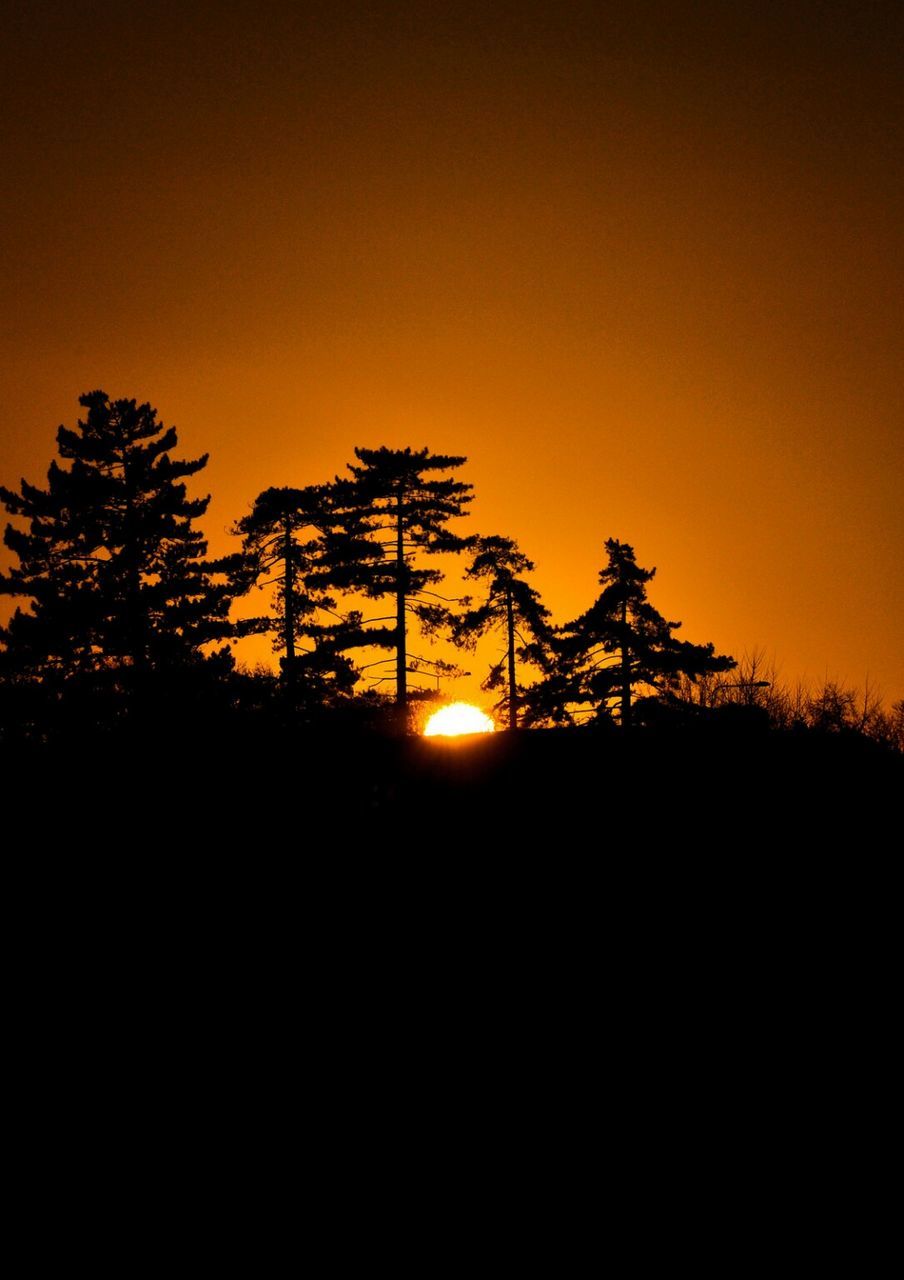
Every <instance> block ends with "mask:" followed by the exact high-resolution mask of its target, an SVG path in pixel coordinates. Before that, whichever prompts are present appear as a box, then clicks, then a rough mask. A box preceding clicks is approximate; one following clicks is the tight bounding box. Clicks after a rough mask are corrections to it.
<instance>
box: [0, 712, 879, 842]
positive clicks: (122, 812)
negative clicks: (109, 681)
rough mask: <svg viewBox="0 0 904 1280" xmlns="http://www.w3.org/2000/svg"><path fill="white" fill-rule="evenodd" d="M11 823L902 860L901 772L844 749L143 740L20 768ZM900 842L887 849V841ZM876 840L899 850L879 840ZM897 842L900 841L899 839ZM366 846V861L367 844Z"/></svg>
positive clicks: (674, 736) (729, 738) (781, 744)
mask: <svg viewBox="0 0 904 1280" xmlns="http://www.w3.org/2000/svg"><path fill="white" fill-rule="evenodd" d="M3 770H4V775H5V777H6V779H7V784H8V788H9V792H8V794H9V796H10V798H11V802H12V809H13V811H15V809H16V808H17V807H18V810H19V813H20V814H21V815H22V816H24V815H25V814H26V813H28V814H30V815H31V817H32V818H33V819H36V820H38V826H37V830H38V831H40V830H41V824H42V823H43V824H44V826H45V829H46V831H47V833H49V832H50V831H51V830H57V829H59V828H62V829H63V831H64V832H65V837H64V838H65V842H66V843H67V844H69V843H71V842H72V841H73V840H75V839H77V840H78V842H79V843H85V844H87V845H88V846H89V847H90V846H92V845H94V846H96V847H98V848H100V847H104V848H107V847H111V846H113V847H118V848H123V847H124V845H126V844H128V843H129V842H130V841H134V842H137V843H138V844H140V845H141V846H146V845H148V844H149V843H155V844H156V845H157V847H158V848H161V849H167V850H171V849H174V848H180V847H182V846H185V847H186V848H192V849H193V850H194V851H195V852H199V851H201V850H202V849H203V850H205V851H210V852H218V853H220V854H228V853H233V852H237V851H242V852H244V853H245V854H247V855H251V854H252V853H253V852H254V850H258V851H260V852H264V851H266V852H267V853H268V854H269V855H271V856H272V855H274V854H276V853H277V852H280V853H281V854H283V855H288V856H291V857H298V858H303V859H311V858H322V857H324V856H325V854H326V852H327V851H328V850H334V851H335V850H337V849H340V848H341V849H349V848H363V847H364V846H365V845H366V846H367V847H369V848H371V849H373V850H377V849H379V850H380V851H381V852H383V853H390V854H392V855H394V856H402V855H410V854H429V853H430V852H431V851H432V850H434V849H436V848H437V847H440V846H442V847H445V848H448V849H454V848H455V847H456V846H458V848H459V850H460V852H461V853H462V854H463V855H464V856H474V855H475V854H476V853H477V852H478V850H479V851H480V852H481V853H484V852H486V853H492V854H494V855H496V856H498V855H500V854H502V853H506V852H514V851H515V850H516V849H519V850H521V851H522V852H524V851H528V850H530V851H536V852H539V851H544V850H545V852H547V853H549V854H550V855H556V856H565V857H573V856H577V855H587V854H592V855H597V856H599V855H605V856H607V857H611V856H612V855H613V854H614V853H615V852H616V851H618V850H621V852H622V853H624V852H626V851H627V850H629V849H630V850H632V851H636V852H645V853H648V854H657V853H663V852H665V850H666V849H668V848H670V847H673V846H674V844H675V842H678V844H679V845H680V847H681V848H682V849H683V850H686V851H697V852H699V851H704V850H706V851H711V852H718V851H722V852H725V853H727V852H730V851H732V850H735V851H737V850H740V849H744V848H746V847H747V846H748V845H750V844H751V842H758V843H759V845H760V848H761V851H762V852H763V853H764V854H765V853H769V852H770V851H774V850H775V849H777V848H787V847H789V846H790V847H793V848H795V849H798V850H806V851H808V852H810V853H813V852H816V851H817V850H818V849H819V848H820V845H821V842H824V841H828V842H830V843H831V845H832V846H833V847H834V846H837V845H838V844H839V842H843V841H853V842H854V843H855V845H856V847H857V848H859V849H866V848H874V849H879V848H883V847H884V848H885V849H886V850H888V851H889V852H890V851H891V849H893V848H894V846H895V843H896V841H895V839H894V828H895V827H896V826H897V824H898V810H899V804H900V797H901V794H902V780H904V757H901V756H900V755H898V754H894V753H890V752H887V751H885V750H881V749H879V748H877V747H876V746H875V744H873V743H871V742H869V741H867V740H865V739H863V738H862V737H859V736H857V735H851V736H850V737H847V736H845V735H840V734H825V735H817V734H814V733H802V734H800V735H795V734H782V733H776V732H761V733H750V732H724V731H721V732H702V731H701V732H694V731H691V730H687V731H683V732H681V731H673V732H656V731H651V730H647V731H638V732H635V733H633V734H621V733H619V732H617V731H612V732H599V733H597V732H594V731H592V730H587V729H583V730H530V731H521V732H518V733H514V734H512V733H496V734H490V735H479V736H474V737H468V738H457V739H446V740H443V739H425V738H421V737H409V738H399V737H394V736H392V735H388V734H380V733H375V732H374V733H361V732H359V733H347V734H329V733H318V732H315V731H308V732H306V733H305V732H302V733H293V734H291V735H289V734H285V733H284V732H275V731H274V732H267V733H262V732H259V731H257V732H244V733H241V734H238V733H231V732H230V730H229V727H228V726H224V727H222V729H221V731H219V732H216V733H210V734H206V735H203V734H201V733H199V732H198V731H197V729H196V728H195V729H192V730H191V731H186V732H184V733H183V734H181V735H171V736H170V735H167V736H166V737H164V738H162V739H161V738H158V739H156V740H154V739H152V738H151V737H150V736H149V735H137V736H135V735H133V736H132V737H126V736H123V737H121V738H118V739H116V738H113V737H109V738H106V739H97V740H94V741H89V740H87V739H84V740H82V741H75V742H72V743H70V744H69V745H66V746H60V745H58V746H56V747H54V748H53V749H51V748H40V747H38V748H35V747H31V748H28V749H27V750H26V749H20V750H18V751H8V752H7V755H6V760H5V762H4V763H3ZM888 823H891V824H892V831H891V832H890V833H889V832H888V826H887V824H888ZM883 832H885V833H886V834H885V835H884V836H883ZM889 834H890V835H891V839H889V838H888V836H889ZM362 842H363V844H362Z"/></svg>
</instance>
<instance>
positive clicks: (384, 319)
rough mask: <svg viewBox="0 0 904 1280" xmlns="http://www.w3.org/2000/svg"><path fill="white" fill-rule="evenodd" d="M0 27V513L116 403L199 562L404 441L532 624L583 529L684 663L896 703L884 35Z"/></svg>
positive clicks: (385, 17)
mask: <svg viewBox="0 0 904 1280" xmlns="http://www.w3.org/2000/svg"><path fill="white" fill-rule="evenodd" d="M0 12H2V15H3V29H2V39H0V61H2V67H0V96H2V99H3V119H4V128H3V131H2V134H0V157H2V160H0V174H2V179H0V181H2V202H0V241H2V263H3V277H2V279H3V309H2V315H0V446H2V448H0V482H2V483H5V484H7V485H11V486H15V485H16V484H17V482H18V478H19V476H22V475H24V476H25V477H26V478H28V479H29V480H31V481H33V482H41V481H42V480H43V477H44V475H45V473H46V469H47V466H48V464H49V463H50V461H51V458H52V457H53V456H54V454H55V448H56V446H55V431H56V427H57V425H58V424H59V423H61V422H65V423H66V424H67V425H70V426H71V425H74V423H75V419H76V417H77V416H78V412H79V410H78V405H77V398H78V396H79V394H81V393H82V392H85V391H88V390H92V389H95V388H103V389H104V390H105V391H107V392H108V393H109V394H110V395H111V396H114V397H118V396H128V397H135V398H138V399H140V400H149V401H150V402H151V403H152V404H153V405H155V406H156V407H157V408H158V410H159V412H160V416H161V419H162V421H163V422H164V423H166V424H167V425H169V424H171V423H172V424H175V425H176V426H177V427H178V429H179V438H180V444H179V455H180V456H196V455H197V454H199V453H203V452H209V453H210V464H209V466H208V468H207V470H206V472H204V473H202V475H201V476H199V477H198V480H199V481H203V491H205V492H206V491H207V490H208V489H209V490H210V491H211V492H212V494H213V500H212V502H211V506H210V509H209V512H208V516H207V518H206V520H205V524H204V527H205V529H206V531H207V533H208V535H209V537H210V541H211V547H212V549H213V550H215V551H222V550H226V549H233V545H234V544H233V540H231V539H230V538H229V537H228V535H227V533H226V529H227V527H228V526H229V525H230V524H231V523H232V522H233V521H234V520H236V519H237V518H239V517H240V516H242V515H243V514H244V513H245V512H246V511H247V509H248V506H249V505H250V503H251V502H252V500H253V499H254V497H255V495H256V494H257V493H258V492H259V491H260V490H261V489H263V488H266V487H268V486H269V485H274V484H275V485H284V484H297V485H303V484H308V483H314V482H318V481H323V480H327V479H329V478H331V477H332V476H333V475H335V474H336V473H337V472H339V471H342V470H343V469H344V466H345V464H346V463H347V462H348V461H350V460H352V450H353V447H354V446H355V445H365V446H368V447H377V446H379V445H381V444H386V445H389V446H393V447H400V446H403V445H406V444H410V445H412V446H413V447H416V448H420V447H423V446H424V445H428V446H429V447H430V448H431V449H432V450H435V451H437V452H447V453H455V454H465V455H467V457H468V460H469V461H468V465H467V467H466V468H465V469H464V470H463V472H462V474H461V478H463V479H468V480H470V481H472V482H473V484H474V485H475V494H476V497H475V501H474V503H473V504H472V515H471V517H470V519H469V521H468V522H467V523H468V524H469V525H470V527H471V529H472V530H473V531H477V530H480V531H481V532H485V533H501V534H504V535H506V536H509V537H514V538H516V539H518V541H519V542H520V543H521V546H522V548H523V550H524V551H525V552H526V553H527V554H528V555H530V556H531V557H532V558H533V559H534V560H535V561H536V563H537V573H536V575H535V578H534V581H535V585H536V586H537V587H538V588H539V589H540V590H541V592H542V593H543V595H544V598H545V600H546V602H547V603H548V604H549V606H550V607H551V608H552V610H553V612H554V615H555V617H556V619H557V620H558V621H566V620H567V619H569V618H571V617H573V616H575V615H576V614H577V613H579V612H581V611H583V610H584V609H585V608H586V607H587V606H588V605H589V604H590V602H591V601H592V599H593V598H594V597H595V595H596V594H597V590H598V584H597V576H596V575H597V573H598V571H599V569H600V567H601V565H602V563H603V560H604V554H603V543H604V540H605V539H606V538H607V537H616V538H619V539H621V540H622V541H625V542H630V543H632V544H633V546H634V547H635V550H636V553H637V558H638V561H639V563H641V564H643V565H645V566H648V567H649V566H652V565H656V566H658V573H657V577H656V579H655V581H654V582H653V583H652V585H651V588H650V598H651V600H652V602H653V603H654V604H655V605H656V606H657V607H658V608H659V609H660V610H661V611H662V612H663V613H665V614H666V615H667V616H668V617H670V618H675V619H681V620H682V621H683V622H684V627H683V629H682V632H681V635H682V636H683V638H685V639H688V640H693V641H698V642H702V641H707V640H712V641H713V642H714V643H715V645H716V648H717V650H718V651H720V652H730V653H734V654H735V655H736V656H740V655H741V654H742V653H743V652H744V651H745V650H747V651H749V650H751V649H753V648H755V647H760V648H762V649H764V650H765V651H766V652H767V653H768V655H770V657H772V658H774V659H775V661H776V662H777V663H778V665H779V668H780V671H781V675H782V677H783V678H784V679H786V680H787V681H789V682H793V681H795V680H797V679H798V678H802V679H811V680H814V681H820V682H821V681H822V680H823V679H824V678H825V677H826V676H828V678H830V679H838V680H841V681H843V682H845V683H848V684H852V685H860V686H862V685H863V682H864V679H865V678H866V677H867V676H869V679H870V681H871V682H872V683H873V684H874V685H876V686H878V687H879V688H880V689H881V692H882V693H883V695H884V697H885V700H886V702H887V703H890V702H891V701H892V700H894V699H897V698H901V697H904V644H902V630H904V626H902V624H904V604H902V599H904V570H902V563H904V554H902V553H904V516H902V502H901V495H902V493H904V465H902V458H904V447H902V446H904V441H902V407H904V406H902V389H901V388H902V378H901V371H902V368H904V361H902V349H901V348H902V341H901V334H902V323H901V322H902V283H904V282H902V274H904V263H902V252H901V250H902V226H904V209H902V203H904V202H902V185H904V182H902V180H904V165H902V123H904V121H902V116H904V111H902V84H904V78H902V70H904V68H902V61H904V59H902V47H904V46H902V34H904V6H902V5H901V4H900V3H897V2H896V3H882V2H879V3H869V2H868V0H859V3H848V2H844V3H830V2H826V3H817V2H815V0H814V2H812V3H794V2H793V0H786V2H785V3H771V2H770V0H757V2H756V3H733V4H729V3H728V2H727V0H721V2H720V3H706V2H701V3H685V2H681V0H675V2H674V3H665V2H664V0H658V2H657V0H647V2H643V0H640V2H637V3H630V0H623V3H621V4H608V3H573V2H570V0H562V2H561V3H558V4H554V3H529V2H525V0H520V2H519V3H484V4H473V3H454V2H453V0H449V2H448V3H445V4H434V3H428V2H426V0H425V2H422V3H416V4H415V3H404V2H402V3H396V4H391V3H385V2H384V3H372V4H366V3H357V2H355V0H344V2H342V3H339V0H335V2H334V3H304V2H301V3H284V2H282V0H255V3H253V4H252V3H245V2H244V0H229V2H228V3H227V2H226V0H223V2H222V3H199V2H197V0H194V2H186V3H183V4H167V3H165V2H163V0H156V3H153V4H148V3H144V2H142V0H132V2H130V3H104V2H103V0H98V2H95V3H78V2H75V0H73V2H70V3H66V2H63V0H29V3H27V4H26V3H9V2H8V0H7V2H5V3H3V4H2V5H0ZM198 488H199V486H196V487H195V489H194V490H193V492H198ZM0 515H2V513H0ZM461 531H462V532H464V531H465V529H464V524H462V526H461ZM2 554H4V555H6V554H7V553H6V552H5V551H4V552H3V553H2ZM476 670H477V668H475V671H476ZM478 674H482V671H480V672H479V673H478ZM472 687H473V688H476V680H475V681H474V683H473V686H472ZM450 692H452V693H453V695H454V696H456V697H458V696H462V695H465V696H467V695H468V694H469V693H470V692H471V689H469V688H467V687H463V686H462V685H459V686H457V687H455V688H454V689H452V690H451V691H450ZM479 700H481V701H484V702H485V701H486V698H485V697H484V698H482V699H479Z"/></svg>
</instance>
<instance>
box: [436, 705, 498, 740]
mask: <svg viewBox="0 0 904 1280" xmlns="http://www.w3.org/2000/svg"><path fill="white" fill-rule="evenodd" d="M495 730H496V726H495V725H494V724H493V721H492V720H491V719H490V717H489V716H488V715H485V714H484V712H482V711H481V710H480V708H479V707H474V706H472V705H471V704H470V702H452V703H450V704H449V705H448V706H447V707H440V709H439V711H435V712H434V713H433V715H432V716H431V717H430V719H429V720H428V721H427V725H426V727H425V729H424V737H425V738H440V737H441V738H457V737H459V736H460V735H461V734H465V733H494V732H495Z"/></svg>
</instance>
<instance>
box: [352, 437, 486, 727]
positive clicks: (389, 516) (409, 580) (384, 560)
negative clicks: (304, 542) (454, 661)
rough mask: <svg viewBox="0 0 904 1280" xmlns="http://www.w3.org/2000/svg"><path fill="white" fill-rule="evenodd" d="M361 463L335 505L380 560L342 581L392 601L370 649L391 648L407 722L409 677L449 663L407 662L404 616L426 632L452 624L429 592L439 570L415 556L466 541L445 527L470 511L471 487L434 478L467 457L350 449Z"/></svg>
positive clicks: (437, 597) (439, 576) (440, 599)
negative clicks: (360, 524) (364, 532)
mask: <svg viewBox="0 0 904 1280" xmlns="http://www.w3.org/2000/svg"><path fill="white" fill-rule="evenodd" d="M355 456H356V457H357V458H358V461H359V463H360V464H361V465H359V466H355V465H352V464H349V470H350V471H351V473H352V477H353V479H352V480H351V481H348V480H337V481H336V488H335V494H336V503H337V506H338V507H341V508H343V509H344V510H345V511H346V512H347V513H348V514H349V516H350V517H351V518H352V519H354V520H356V521H357V520H362V521H364V522H365V523H366V525H367V528H368V536H369V537H370V538H371V539H372V540H373V541H374V543H375V545H377V546H379V548H380V549H381V553H382V554H381V556H380V558H379V559H377V560H374V561H371V562H370V563H364V562H363V561H362V563H361V565H360V566H359V569H358V571H356V572H355V573H353V574H350V575H349V576H348V578H347V580H346V581H347V584H348V586H349V587H355V588H357V590H359V591H360V592H361V593H362V594H363V595H365V596H367V597H370V598H371V599H383V598H385V597H390V598H392V599H393V601H394V604H395V610H394V618H392V617H390V618H380V619H374V620H372V621H376V622H389V621H393V622H394V625H393V626H391V627H387V626H384V627H374V628H373V629H372V630H370V631H368V633H367V637H368V641H369V643H370V644H373V645H375V646H378V647H380V648H386V649H392V650H394V651H395V685H396V705H397V706H398V707H399V708H400V709H401V711H402V715H403V717H404V713H405V708H406V705H407V702H408V697H409V692H408V674H409V672H410V671H419V670H421V669H422V668H423V667H428V668H431V669H433V670H440V671H443V670H445V671H449V672H453V671H454V670H455V668H454V667H452V666H450V664H448V663H442V662H439V661H436V660H433V661H431V660H429V659H424V658H419V657H412V655H410V654H409V651H408V645H407V618H408V615H409V614H410V615H412V616H413V617H415V618H416V619H417V620H418V622H419V623H420V624H421V627H422V629H423V630H425V631H426V632H427V633H428V634H435V633H436V632H437V631H438V630H439V629H440V628H442V627H443V626H445V625H447V624H448V623H449V621H450V611H449V608H448V601H445V600H444V599H443V597H441V596H440V595H438V594H437V593H436V592H435V591H431V590H430V588H431V587H433V586H435V585H436V584H437V583H439V582H441V581H442V577H443V575H442V573H441V571H440V570H438V569H426V568H420V567H418V566H417V565H416V564H415V558H416V556H418V555H419V554H420V553H424V554H427V555H436V554H438V553H440V552H450V551H461V550H462V548H463V547H464V546H465V545H466V543H465V540H464V539H462V538H460V537H457V536H456V535H454V534H453V533H451V532H450V531H449V530H448V529H447V528H446V525H447V524H448V522H449V521H450V520H452V519H455V518H456V517H458V516H463V515H465V514H467V513H466V512H465V510H464V507H465V504H467V503H468V502H470V501H471V495H470V490H471V488H472V487H473V486H472V485H470V484H468V483H466V482H464V481H461V480H455V479H452V478H448V477H444V478H440V476H439V475H438V474H437V473H441V472H447V471H454V470H455V469H456V468H458V467H460V466H462V465H463V464H464V463H465V462H466V461H467V459H466V458H462V457H453V456H451V455H446V454H431V453H430V451H429V450H428V449H420V450H416V451H412V450H411V449H410V448H406V449H387V448H385V447H383V448H380V449H355Z"/></svg>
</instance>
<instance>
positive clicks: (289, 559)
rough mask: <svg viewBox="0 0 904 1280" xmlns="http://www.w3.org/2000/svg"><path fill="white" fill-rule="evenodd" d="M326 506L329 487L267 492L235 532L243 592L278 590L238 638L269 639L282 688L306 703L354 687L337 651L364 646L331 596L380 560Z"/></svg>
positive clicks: (354, 675) (356, 619)
mask: <svg viewBox="0 0 904 1280" xmlns="http://www.w3.org/2000/svg"><path fill="white" fill-rule="evenodd" d="M331 498H332V491H331V489H330V486H327V485H311V486H308V487H307V488H303V489H296V488H270V489H265V490H264V491H263V492H262V493H260V494H259V495H258V496H257V498H256V499H255V502H254V506H253V507H252V510H251V511H250V513H249V514H248V515H247V516H245V517H243V518H242V519H241V520H239V521H238V522H237V523H236V525H235V526H234V528H233V532H234V533H236V534H238V535H240V536H241V537H242V554H241V560H240V565H241V568H240V577H239V582H240V586H241V589H242V590H243V591H247V590H249V589H250V588H251V587H252V586H258V587H265V586H268V585H275V586H276V593H275V601H274V611H273V613H272V614H271V615H269V616H264V617H255V618H246V619H243V620H242V621H241V622H240V623H238V624H237V627H238V630H239V632H240V634H243V635H248V634H253V633H256V632H265V633H269V634H271V635H272V636H273V648H274V650H275V651H276V652H278V653H281V654H282V659H281V667H282V672H283V680H284V683H285V684H286V685H287V686H291V687H292V688H293V689H294V691H295V693H296V694H298V695H300V696H302V698H303V700H306V701H308V702H312V701H317V700H323V699H328V698H329V697H330V696H331V695H332V694H336V693H340V694H342V693H348V692H350V691H351V689H352V687H353V686H354V684H355V683H356V682H357V680H358V672H357V671H356V670H355V668H354V666H353V664H352V663H351V661H350V660H349V659H348V658H347V657H345V655H344V654H343V652H342V650H343V649H344V648H346V647H348V646H350V645H354V644H356V643H358V644H360V643H361V642H362V641H361V616H360V614H359V613H355V612H352V613H350V614H347V615H343V614H342V613H340V612H339V611H338V608H337V600H336V596H335V588H337V587H340V588H341V587H343V586H345V585H347V584H349V583H354V581H355V580H356V574H357V572H359V571H360V569H361V566H362V565H363V564H366V563H367V562H368V560H370V559H373V558H375V557H378V556H379V554H380V552H379V548H376V547H374V546H373V544H372V543H370V542H369V541H368V540H367V539H366V538H365V537H364V532H365V530H364V527H363V526H362V525H361V523H360V522H358V523H357V524H356V523H355V522H354V518H353V516H352V515H351V513H349V512H347V511H346V512H343V513H342V514H341V515H339V516H337V514H336V512H335V509H334V504H333V502H332V500H331Z"/></svg>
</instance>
